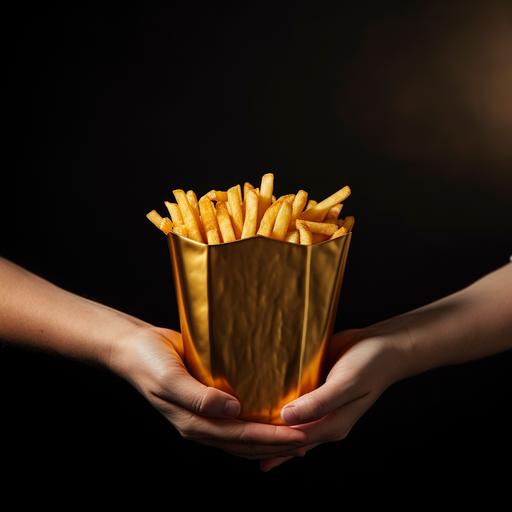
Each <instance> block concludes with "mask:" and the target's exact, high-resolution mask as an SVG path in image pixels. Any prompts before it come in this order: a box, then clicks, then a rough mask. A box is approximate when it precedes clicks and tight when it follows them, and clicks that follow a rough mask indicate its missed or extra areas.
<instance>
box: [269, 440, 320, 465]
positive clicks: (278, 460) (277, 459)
mask: <svg viewBox="0 0 512 512" xmlns="http://www.w3.org/2000/svg"><path fill="white" fill-rule="evenodd" d="M318 445H319V443H314V444H308V445H306V446H304V447H303V448H301V449H300V450H298V453H297V454H293V455H292V454H288V456H278V457H272V458H269V459H264V460H262V461H261V462H260V469H261V471H263V472H267V471H270V470H271V469H274V468H277V466H280V465H281V464H284V463H285V462H286V461H287V460H290V459H292V458H293V457H304V456H305V455H306V453H307V452H309V450H312V449H313V448H315V447H316V446H318ZM290 455H292V456H290Z"/></svg>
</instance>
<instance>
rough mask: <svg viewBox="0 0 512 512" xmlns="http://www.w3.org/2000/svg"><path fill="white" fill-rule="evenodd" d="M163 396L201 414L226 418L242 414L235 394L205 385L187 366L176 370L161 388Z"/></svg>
mask: <svg viewBox="0 0 512 512" xmlns="http://www.w3.org/2000/svg"><path fill="white" fill-rule="evenodd" d="M161 398H163V399H165V400H167V401H170V402H172V403H174V404H176V405H179V406H181V407H183V408H184V409H187V410H188V411H190V412H193V413H194V414H198V415H199V416H208V417H212V418H223V417H224V418H225V417H236V416H238V415H239V414H240V402H239V401H238V400H237V399H236V398H235V397H234V396H232V395H230V394H228V393H225V392H224V391H221V390H220V389H217V388H212V387H209V386H205V385H204V384H202V383H201V382H199V381H198V380H196V379H194V377H192V376H191V375H190V374H189V373H188V372H187V370H186V369H185V368H176V369H175V370H174V372H173V375H172V376H171V378H169V379H168V381H167V382H166V383H165V385H164V389H163V390H161Z"/></svg>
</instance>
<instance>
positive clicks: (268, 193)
mask: <svg viewBox="0 0 512 512" xmlns="http://www.w3.org/2000/svg"><path fill="white" fill-rule="evenodd" d="M273 190H274V175H273V174H272V173H271V172H268V173H267V174H264V175H263V176H262V177H261V185H260V197H259V202H258V220H261V218H262V217H263V214H264V213H265V211H266V210H267V208H268V207H269V206H270V205H271V204H272V192H273Z"/></svg>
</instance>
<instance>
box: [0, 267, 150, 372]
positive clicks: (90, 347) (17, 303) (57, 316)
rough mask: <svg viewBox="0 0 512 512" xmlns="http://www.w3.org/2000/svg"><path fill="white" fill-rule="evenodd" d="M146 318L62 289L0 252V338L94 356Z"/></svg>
mask: <svg viewBox="0 0 512 512" xmlns="http://www.w3.org/2000/svg"><path fill="white" fill-rule="evenodd" d="M145 326H147V324H145V323H144V322H142V321H140V320H138V319H136V318H134V317H131V316H129V315H126V314H124V313H121V312H119V311H116V310H114V309H111V308H109V307H106V306H103V305H101V304H98V303H96V302H93V301H91V300H88V299H84V298H83V297H79V296H77V295H74V294H72V293H70V292H67V291H65V290H62V289H61V288H58V287H57V286H55V285H53V284H51V283H49V282H48V281H45V280H44V279H41V278H40V277H37V276H35V275H34V274H32V273H30V272H28V271H26V270H24V269H22V268H20V267H18V266H16V265H14V264H13V263H10V262H9V261H7V260H4V259H1V258H0V338H1V339H3V340H5V341H7V342H10V343H17V344H23V345H27V346H33V347H37V348H41V349H44V350H50V351H53V352H57V353H59V354H62V355H65V356H69V357H76V358H79V359H87V360H90V361H95V362H105V360H108V357H109V353H110V350H111V347H112V343H114V342H115V340H117V339H121V338H122V337H123V336H125V335H127V334H128V333H130V332H131V331H133V330H134V329H137V328H142V327H145Z"/></svg>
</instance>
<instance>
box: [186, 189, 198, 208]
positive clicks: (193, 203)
mask: <svg viewBox="0 0 512 512" xmlns="http://www.w3.org/2000/svg"><path fill="white" fill-rule="evenodd" d="M187 199H188V202H189V203H190V206H192V208H194V209H195V210H196V211H197V210H198V209H199V207H198V205H197V196H196V193H195V192H194V191H193V190H187Z"/></svg>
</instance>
